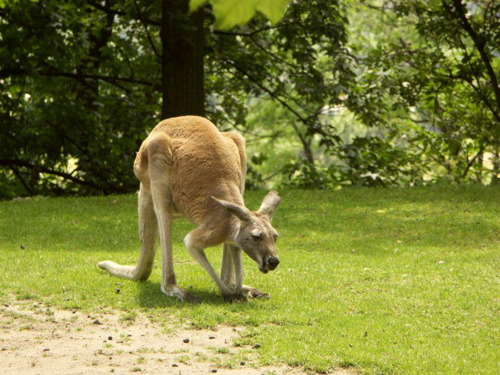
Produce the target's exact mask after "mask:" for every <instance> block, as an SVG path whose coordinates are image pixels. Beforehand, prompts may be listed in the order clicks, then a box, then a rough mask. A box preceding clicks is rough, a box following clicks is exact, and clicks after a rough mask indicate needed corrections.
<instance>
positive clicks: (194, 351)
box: [0, 301, 354, 375]
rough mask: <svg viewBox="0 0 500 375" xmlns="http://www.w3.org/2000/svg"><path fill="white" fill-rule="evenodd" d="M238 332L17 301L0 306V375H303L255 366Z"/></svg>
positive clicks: (346, 374)
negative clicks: (239, 343)
mask: <svg viewBox="0 0 500 375" xmlns="http://www.w3.org/2000/svg"><path fill="white" fill-rule="evenodd" d="M241 330H242V329H241ZM241 330H240V329H238V328H232V327H219V328H218V329H217V330H216V331H210V330H193V329H179V328H177V329H173V327H171V328H170V329H169V328H168V327H167V328H164V327H162V326H160V325H159V324H156V323H153V322H151V321H150V319H149V318H148V317H146V316H144V315H141V314H138V315H137V316H135V317H134V318H133V319H123V316H122V317H121V318H120V313H118V312H116V313H105V314H93V315H86V314H83V313H80V312H78V311H65V310H55V309H52V308H50V307H47V306H44V305H42V304H40V303H35V302H32V301H28V302H26V301H23V302H20V301H17V302H14V303H13V304H10V303H9V304H2V305H1V306H0V363H1V366H0V374H54V373H56V374H104V373H106V374H109V373H117V374H123V373H130V372H137V373H147V374H157V373H162V374H176V375H177V374H178V375H183V374H184V375H187V374H210V373H217V374H249V375H252V374H306V372H304V371H301V370H298V369H296V368H290V367H285V366H281V367H279V366H258V363H257V361H256V358H257V354H256V351H255V349H252V348H244V347H236V346H235V345H234V340H235V339H237V338H239V337H240V335H239V333H240V332H241ZM335 374H337V375H353V374H354V372H351V371H347V370H339V371H336V372H335Z"/></svg>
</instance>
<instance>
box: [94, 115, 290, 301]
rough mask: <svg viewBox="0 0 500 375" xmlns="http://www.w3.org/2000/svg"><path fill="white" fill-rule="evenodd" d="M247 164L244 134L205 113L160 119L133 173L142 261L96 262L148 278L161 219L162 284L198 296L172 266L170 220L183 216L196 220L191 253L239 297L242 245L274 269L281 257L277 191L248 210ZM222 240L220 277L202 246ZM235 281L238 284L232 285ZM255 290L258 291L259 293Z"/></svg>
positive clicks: (261, 264) (226, 291)
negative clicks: (275, 219) (181, 283)
mask: <svg viewBox="0 0 500 375" xmlns="http://www.w3.org/2000/svg"><path fill="white" fill-rule="evenodd" d="M246 168H247V167H246V152H245V140H244V139H243V137H241V136H240V135H239V134H237V133H222V132H220V131H219V130H218V129H217V128H216V127H215V125H213V124H212V123H211V122H210V121H208V120H207V119H204V118H202V117H196V116H185V117H177V118H171V119H168V120H164V121H162V122H160V123H159V124H158V125H157V126H156V127H155V128H154V129H153V131H152V132H151V133H150V134H149V136H148V137H147V138H146V140H145V141H144V142H143V143H142V145H141V148H140V150H139V152H138V154H137V157H136V160H135V163H134V172H135V174H136V176H137V178H138V179H139V180H140V181H141V194H140V198H139V224H140V228H141V242H142V243H143V246H142V250H141V258H140V261H139V264H138V265H137V267H135V268H134V267H132V266H119V265H117V264H116V263H113V262H110V261H106V262H101V263H99V266H100V267H101V268H103V269H106V270H108V271H109V272H110V273H111V274H113V275H116V276H120V277H127V278H132V279H144V278H147V277H148V276H149V273H150V272H151V270H150V264H151V265H152V259H154V243H153V242H154V241H153V240H154V239H153V236H154V235H155V233H156V232H155V230H154V228H153V227H155V226H159V232H160V237H161V239H162V254H163V268H164V278H163V279H164V280H163V281H164V282H163V285H162V289H163V290H164V292H165V293H166V294H168V295H175V296H177V297H179V298H181V299H188V300H190V299H191V300H193V299H194V297H193V296H191V295H189V293H187V292H186V291H184V290H183V289H180V288H178V287H177V286H176V280H175V275H174V273H173V260H172V249H171V220H172V217H177V216H181V217H185V218H187V219H188V220H189V221H190V222H192V223H193V224H195V225H196V226H197V228H196V229H194V230H193V231H192V232H191V233H190V234H189V235H188V236H186V239H185V243H186V247H187V249H188V251H189V252H190V254H191V255H192V256H193V257H194V258H195V259H196V260H197V261H198V262H199V263H200V264H201V265H202V266H203V267H204V268H205V269H206V270H207V272H208V273H209V274H210V276H211V277H212V278H213V279H214V281H215V282H216V283H217V285H218V286H219V289H220V290H221V292H222V294H223V295H224V296H225V298H226V297H227V295H228V294H232V293H231V292H230V290H236V294H237V295H238V296H239V295H240V294H241V288H242V286H241V285H242V284H241V278H242V277H241V267H242V266H241V255H240V254H241V250H240V249H239V248H238V247H237V246H241V247H242V249H243V250H244V251H245V252H246V253H247V254H248V255H249V256H250V257H251V258H252V259H254V260H255V261H256V262H257V263H258V264H259V268H260V269H261V270H262V271H263V272H267V270H268V269H274V268H275V267H276V265H277V263H276V262H279V261H278V260H277V257H276V250H275V244H274V242H275V239H276V235H275V231H274V229H273V228H272V227H271V225H270V220H271V218H272V214H273V212H274V210H275V209H276V207H277V206H278V204H279V201H280V199H279V196H278V195H277V194H276V193H275V192H271V193H269V194H268V196H266V198H265V199H264V202H263V204H262V206H261V209H260V210H259V211H258V212H256V213H252V212H250V211H249V210H248V209H246V208H245V205H244V202H243V191H244V185H245V175H246ZM151 202H153V204H154V212H155V213H156V218H157V220H156V219H155V218H154V216H155V215H154V214H153V210H152V206H153V204H152V203H151ZM141 217H142V218H144V219H141ZM141 220H142V221H141ZM251 233H253V234H251ZM256 233H258V234H259V236H260V238H257V237H256V236H255V234H256ZM252 236H253V239H252ZM221 243H226V244H227V245H228V246H225V247H224V257H223V259H224V260H223V270H222V272H221V277H222V278H223V280H222V281H221V280H220V279H219V277H218V276H217V275H216V274H215V272H214V270H213V268H212V267H211V265H210V264H209V262H208V260H207V259H206V256H205V254H204V252H203V249H204V248H206V247H210V246H215V245H218V244H221ZM151 254H152V255H151ZM268 260H270V261H271V262H268ZM274 263H276V264H275V265H274ZM139 269H142V270H143V271H141V272H139V271H138V270H139ZM234 283H236V284H237V285H236V286H234V285H231V284H234ZM247 288H249V287H247ZM252 290H253V291H254V292H255V294H258V293H257V292H259V291H258V290H256V289H254V288H252ZM229 299H231V298H229Z"/></svg>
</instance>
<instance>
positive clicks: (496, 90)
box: [443, 0, 500, 112]
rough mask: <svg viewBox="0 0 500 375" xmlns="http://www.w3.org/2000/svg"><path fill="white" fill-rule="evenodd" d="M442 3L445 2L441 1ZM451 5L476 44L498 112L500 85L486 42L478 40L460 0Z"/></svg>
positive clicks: (499, 109) (499, 110)
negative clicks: (490, 84) (489, 81)
mask: <svg viewBox="0 0 500 375" xmlns="http://www.w3.org/2000/svg"><path fill="white" fill-rule="evenodd" d="M443 3H446V2H445V1H443ZM453 5H454V7H455V10H456V11H457V13H458V16H459V18H460V21H461V22H462V26H463V28H464V30H465V31H466V32H467V33H468V34H469V36H470V37H471V39H472V41H473V42H474V45H475V46H476V49H477V50H478V51H479V54H480V55H481V59H482V60H483V63H484V65H485V67H486V72H487V73H488V76H489V77H490V79H491V83H492V86H493V92H494V94H495V99H496V102H497V112H500V86H498V79H497V76H496V74H495V70H494V69H493V67H492V65H491V62H490V59H489V57H488V54H487V53H486V50H485V46H486V42H484V41H481V40H479V37H478V35H477V34H476V32H475V31H474V29H473V28H472V26H471V24H470V23H469V21H468V20H467V17H466V16H465V13H464V10H463V7H462V1H461V0H453Z"/></svg>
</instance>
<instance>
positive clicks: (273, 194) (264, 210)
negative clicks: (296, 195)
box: [257, 190, 281, 221]
mask: <svg viewBox="0 0 500 375" xmlns="http://www.w3.org/2000/svg"><path fill="white" fill-rule="evenodd" d="M280 202H281V197H280V196H279V195H278V192H277V191H274V190H271V191H270V192H269V193H267V195H266V196H265V197H264V200H263V201H262V204H261V205H260V208H259V211H257V213H259V214H262V215H265V216H267V217H268V218H269V220H270V221H271V220H272V219H273V215H274V211H276V208H278V206H279V204H280Z"/></svg>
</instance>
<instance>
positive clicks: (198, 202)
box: [134, 116, 246, 224]
mask: <svg viewBox="0 0 500 375" xmlns="http://www.w3.org/2000/svg"><path fill="white" fill-rule="evenodd" d="M240 139H241V140H242V137H240V136H238V135H236V134H231V135H230V136H227V134H226V133H221V132H220V131H219V130H218V129H217V128H216V127H215V125H214V124H212V123H211V122H210V121H208V120H207V119H204V118H202V117H197V116H183V117H176V118H171V119H167V120H164V121H162V122H160V123H159V124H158V125H157V126H156V127H155V128H154V129H153V131H152V132H151V133H150V134H149V136H148V137H147V138H146V140H145V141H144V142H143V144H142V146H141V148H140V150H139V153H138V154H137V157H136V162H135V165H134V170H135V173H136V175H137V177H138V178H139V180H140V181H141V182H142V183H143V185H145V186H146V187H148V186H149V181H150V173H151V171H152V170H151V168H150V163H152V162H154V163H159V164H161V165H162V168H160V170H161V171H163V172H162V173H164V174H165V175H164V178H166V179H168V185H169V186H170V191H171V193H172V198H173V203H174V204H175V209H176V211H178V212H179V213H181V214H183V215H184V216H186V217H187V218H188V219H189V220H190V221H192V222H193V223H195V224H201V222H203V221H205V220H206V216H207V215H208V213H210V212H213V211H214V210H216V211H220V207H218V205H217V203H216V202H215V201H214V200H213V199H211V197H212V196H215V197H221V198H223V199H228V200H230V201H234V202H235V203H239V204H243V199H242V196H241V193H242V190H241V187H242V185H243V183H244V181H243V179H244V169H245V168H246V160H243V158H244V153H245V150H244V141H243V142H238V141H239V140H240ZM156 170H158V168H156ZM224 216H226V215H224Z"/></svg>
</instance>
